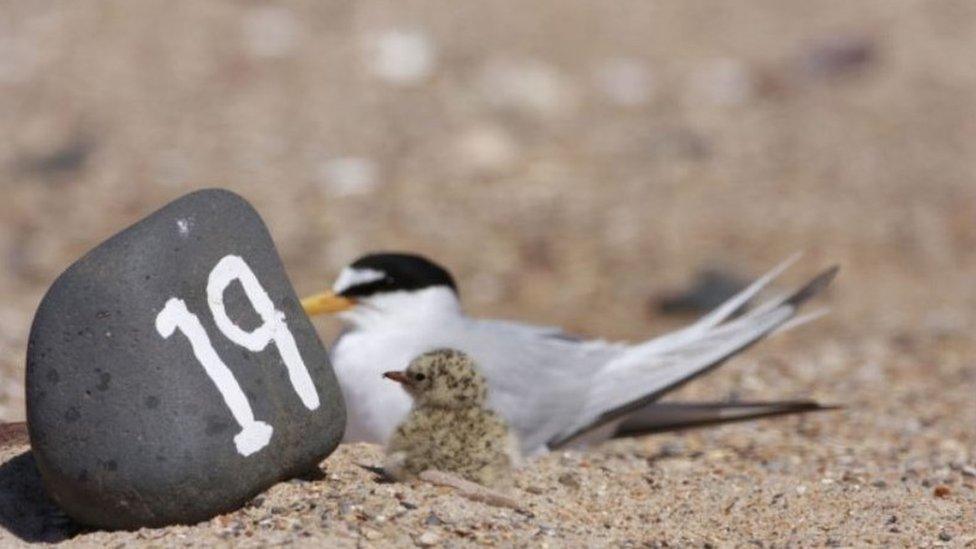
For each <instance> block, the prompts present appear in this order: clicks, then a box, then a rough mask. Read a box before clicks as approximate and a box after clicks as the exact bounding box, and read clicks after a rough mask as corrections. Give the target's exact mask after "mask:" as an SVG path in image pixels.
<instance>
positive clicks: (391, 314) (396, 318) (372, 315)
mask: <svg viewBox="0 0 976 549" xmlns="http://www.w3.org/2000/svg"><path fill="white" fill-rule="evenodd" d="M461 314H462V312H461V303H460V301H458V298H457V294H455V293H454V292H453V291H452V290H451V289H450V288H447V287H445V286H433V287H430V288H424V289H422V290H412V291H407V290H402V291H397V292H383V293H380V294H376V295H373V296H369V297H365V298H362V299H360V300H359V302H358V303H357V304H356V306H355V307H353V308H352V309H350V310H348V311H343V312H341V313H339V315H338V316H339V318H340V319H342V321H343V322H345V323H347V324H349V325H350V326H352V327H353V328H354V329H358V330H366V329H377V328H384V327H395V328H402V327H404V326H411V325H416V324H417V323H428V322H431V321H442V320H444V319H445V318H450V317H456V316H461Z"/></svg>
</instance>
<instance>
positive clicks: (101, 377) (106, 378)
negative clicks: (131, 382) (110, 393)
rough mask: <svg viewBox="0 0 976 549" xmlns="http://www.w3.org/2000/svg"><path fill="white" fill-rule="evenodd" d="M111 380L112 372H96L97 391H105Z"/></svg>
mask: <svg viewBox="0 0 976 549" xmlns="http://www.w3.org/2000/svg"><path fill="white" fill-rule="evenodd" d="M111 381H112V374H110V373H108V372H102V373H100V374H98V385H96V386H95V388H96V389H98V390H99V391H107V390H108V384H109V382H111Z"/></svg>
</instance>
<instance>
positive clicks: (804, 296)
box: [785, 265, 840, 307]
mask: <svg viewBox="0 0 976 549" xmlns="http://www.w3.org/2000/svg"><path fill="white" fill-rule="evenodd" d="M838 271H840V265H834V266H832V267H830V268H829V269H827V270H825V271H823V272H821V273H820V274H818V275H817V276H815V277H813V279H812V280H811V281H810V282H807V283H806V285H804V286H803V287H802V288H800V289H799V290H797V291H796V293H794V294H793V295H791V296H790V297H789V298H788V299H786V301H785V303H787V304H789V305H793V306H794V307H798V306H800V305H801V304H802V303H803V302H805V301H807V300H808V299H810V298H811V297H813V296H815V295H817V294H819V293H820V292H822V291H824V289H825V288H827V286H829V285H830V283H831V282H832V281H833V280H834V278H836V277H837V273H838Z"/></svg>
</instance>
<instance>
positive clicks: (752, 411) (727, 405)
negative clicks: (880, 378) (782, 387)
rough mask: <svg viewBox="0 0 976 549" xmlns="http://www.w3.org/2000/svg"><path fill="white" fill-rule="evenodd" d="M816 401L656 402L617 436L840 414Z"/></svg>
mask: <svg viewBox="0 0 976 549" xmlns="http://www.w3.org/2000/svg"><path fill="white" fill-rule="evenodd" d="M836 409H838V407H837V406H824V405H822V404H818V403H817V402H814V401H812V400H780V401H771V402H652V403H650V404H648V405H647V406H644V407H643V408H641V409H640V410H637V411H636V412H633V413H632V414H630V415H629V416H627V418H626V419H624V421H623V422H622V423H621V424H620V426H619V427H617V430H616V432H615V433H614V436H616V437H630V436H639V435H649V434H653V433H667V432H670V431H681V430H684V429H694V428H696V427H707V426H710V425H720V424H723V423H735V422H739V421H748V420H752V419H759V418H766V417H776V416H785V415H789V414H801V413H805V412H822V411H826V410H836Z"/></svg>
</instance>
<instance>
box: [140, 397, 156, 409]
mask: <svg viewBox="0 0 976 549" xmlns="http://www.w3.org/2000/svg"><path fill="white" fill-rule="evenodd" d="M143 402H144V403H145V404H146V408H149V409H150V410H153V409H155V408H156V407H158V406H159V397H157V396H154V395H149V396H147V397H146V400H144V401H143Z"/></svg>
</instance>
